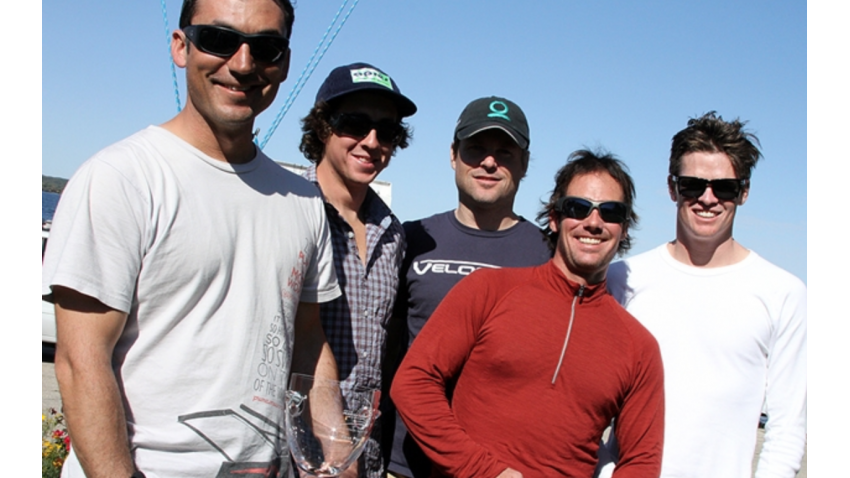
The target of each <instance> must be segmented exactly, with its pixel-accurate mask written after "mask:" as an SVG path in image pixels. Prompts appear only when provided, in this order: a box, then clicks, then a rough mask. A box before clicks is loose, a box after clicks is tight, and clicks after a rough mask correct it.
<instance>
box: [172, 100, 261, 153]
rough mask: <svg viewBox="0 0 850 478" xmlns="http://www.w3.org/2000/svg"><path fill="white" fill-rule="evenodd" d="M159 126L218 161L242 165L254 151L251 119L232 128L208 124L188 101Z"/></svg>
mask: <svg viewBox="0 0 850 478" xmlns="http://www.w3.org/2000/svg"><path fill="white" fill-rule="evenodd" d="M162 127H163V128H164V129H166V130H168V131H170V132H171V133H173V134H174V135H175V136H177V137H179V138H180V139H182V140H183V141H186V142H187V143H189V144H191V145H192V146H194V147H196V148H198V149H199V150H200V151H201V152H203V153H204V154H206V155H207V156H209V157H211V158H213V159H217V160H219V161H224V162H227V163H232V164H242V163H247V162H249V161H251V160H252V159H254V157H255V156H256V154H257V150H256V148H255V146H254V141H253V140H254V135H253V133H252V132H251V128H252V127H253V122H250V123H249V124H245V125H239V126H238V127H233V128H228V127H226V126H221V125H215V124H211V123H209V122H207V121H206V120H205V119H204V118H203V117H202V116H201V115H200V114H199V113H198V112H197V110H195V109H194V108H191V107H190V104H187V105H186V108H184V109H183V110H181V111H180V113H178V114H177V116H175V117H174V118H172V119H171V120H169V121H168V122H166V123H164V124H162Z"/></svg>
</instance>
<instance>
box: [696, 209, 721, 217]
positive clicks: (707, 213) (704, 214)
mask: <svg viewBox="0 0 850 478" xmlns="http://www.w3.org/2000/svg"><path fill="white" fill-rule="evenodd" d="M696 215H697V216H699V217H704V218H707V219H711V218H713V217H717V213H716V212H712V211H697V212H696Z"/></svg>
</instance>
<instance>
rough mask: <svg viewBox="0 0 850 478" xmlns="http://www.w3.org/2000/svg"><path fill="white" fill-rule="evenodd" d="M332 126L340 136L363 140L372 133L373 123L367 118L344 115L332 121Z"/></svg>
mask: <svg viewBox="0 0 850 478" xmlns="http://www.w3.org/2000/svg"><path fill="white" fill-rule="evenodd" d="M331 126H332V127H333V129H334V131H336V132H337V133H339V134H343V135H345V136H354V137H357V138H362V137H364V136H366V135H367V134H369V131H371V128H372V122H371V121H369V118H367V117H365V116H361V115H347V114H342V115H339V116H337V117H336V119H334V120H332V121H331Z"/></svg>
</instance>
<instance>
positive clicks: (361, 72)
mask: <svg viewBox="0 0 850 478" xmlns="http://www.w3.org/2000/svg"><path fill="white" fill-rule="evenodd" d="M364 90H369V91H376V92H383V93H385V94H386V95H387V96H388V97H389V98H391V99H392V100H393V101H395V104H396V108H398V114H399V115H400V116H401V117H402V118H404V117H405V116H411V115H412V114H413V113H416V105H415V104H413V102H412V101H410V99H409V98H408V97H406V96H404V95H403V94H401V90H400V89H399V88H398V85H397V84H396V83H395V81H394V80H393V79H392V78H390V75H388V74H386V73H384V72H383V71H381V70H379V69H377V68H375V67H374V66H372V65H370V64H368V63H352V64H350V65H345V66H338V67H336V68H334V69H333V70H331V72H330V74H329V75H328V77H327V78H325V82H324V83H322V86H320V87H319V92H318V93H316V103H318V102H319V101H325V102H328V103H330V102H331V101H332V100H335V99H337V98H340V97H342V96H345V95H347V94H350V93H354V92H357V91H364Z"/></svg>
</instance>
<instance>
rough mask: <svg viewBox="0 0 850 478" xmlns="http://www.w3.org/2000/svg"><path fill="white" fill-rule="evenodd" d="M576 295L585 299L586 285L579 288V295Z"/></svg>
mask: <svg viewBox="0 0 850 478" xmlns="http://www.w3.org/2000/svg"><path fill="white" fill-rule="evenodd" d="M576 295H577V296H579V297H584V284H582V285H580V286H578V294H576Z"/></svg>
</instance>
